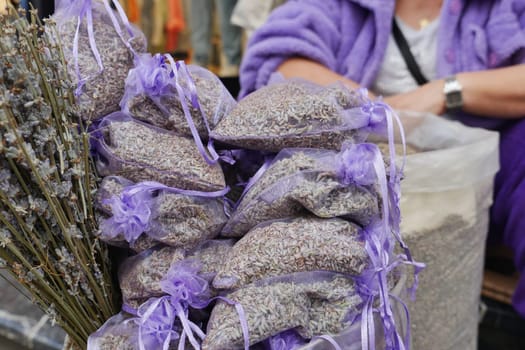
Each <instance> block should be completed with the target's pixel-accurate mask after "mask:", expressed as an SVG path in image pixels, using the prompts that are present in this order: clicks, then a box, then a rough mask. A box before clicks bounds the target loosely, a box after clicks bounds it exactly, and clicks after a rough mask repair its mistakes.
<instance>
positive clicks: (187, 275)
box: [160, 260, 210, 309]
mask: <svg viewBox="0 0 525 350" xmlns="http://www.w3.org/2000/svg"><path fill="white" fill-rule="evenodd" d="M200 269H201V266H200V264H199V263H197V262H196V261H191V260H188V261H183V262H180V263H177V264H175V265H173V266H171V268H170V269H169V271H168V273H167V274H166V275H165V276H164V278H163V279H162V280H161V281H160V286H161V288H162V290H163V291H164V292H165V293H167V294H169V295H170V302H171V303H172V305H175V304H180V305H181V306H182V307H183V308H187V307H188V306H191V307H193V308H196V309H201V308H204V307H206V305H208V303H209V299H210V290H209V286H208V281H206V280H205V279H204V278H202V277H200V276H199V275H198V272H199V271H200Z"/></svg>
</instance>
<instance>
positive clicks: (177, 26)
mask: <svg viewBox="0 0 525 350" xmlns="http://www.w3.org/2000/svg"><path fill="white" fill-rule="evenodd" d="M184 28H186V23H185V21H184V10H183V8H182V3H181V0H168V21H167V23H166V52H173V51H175V50H176V49H177V46H178V39H179V34H180V32H182V31H183V30H184Z"/></svg>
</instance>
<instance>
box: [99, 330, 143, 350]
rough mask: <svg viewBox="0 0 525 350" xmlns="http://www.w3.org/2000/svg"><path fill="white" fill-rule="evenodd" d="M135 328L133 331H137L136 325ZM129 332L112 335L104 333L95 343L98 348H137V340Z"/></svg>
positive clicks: (104, 349) (110, 349)
mask: <svg viewBox="0 0 525 350" xmlns="http://www.w3.org/2000/svg"><path fill="white" fill-rule="evenodd" d="M133 328H135V332H138V327H133ZM134 338H135V337H133V336H132V335H131V334H118V335H114V334H111V333H106V334H104V335H103V336H102V337H101V338H100V339H99V340H98V342H99V343H98V344H97V349H98V350H114V349H119V350H120V349H122V350H137V348H138V347H137V341H136V339H134Z"/></svg>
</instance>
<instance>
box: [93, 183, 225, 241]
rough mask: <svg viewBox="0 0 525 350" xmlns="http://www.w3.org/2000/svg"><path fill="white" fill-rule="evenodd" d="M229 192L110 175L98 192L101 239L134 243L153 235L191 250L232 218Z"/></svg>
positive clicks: (213, 235)
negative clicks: (138, 181)
mask: <svg viewBox="0 0 525 350" xmlns="http://www.w3.org/2000/svg"><path fill="white" fill-rule="evenodd" d="M224 194H225V193H224V191H223V192H218V193H210V192H198V191H185V190H180V189H176V188H171V187H167V186H164V185H162V184H160V183H155V182H151V181H148V182H140V183H137V184H135V183H133V182H131V181H129V180H127V179H125V178H123V177H119V176H107V177H105V178H104V179H103V180H102V183H101V184H100V186H99V189H98V192H97V196H96V205H97V207H98V208H99V210H101V211H103V212H104V213H105V217H104V218H102V219H101V220H100V238H101V239H102V240H104V241H106V242H110V243H113V244H115V243H119V242H120V243H121V244H124V245H125V243H126V242H127V243H129V244H131V245H132V247H133V246H134V245H136V243H137V241H139V242H140V243H142V244H141V245H143V244H144V243H145V242H147V241H148V239H149V241H154V242H156V243H157V244H158V243H163V244H166V245H170V246H173V247H183V248H185V249H191V248H193V247H195V246H196V245H198V244H199V243H201V242H204V241H206V240H209V239H212V238H214V237H216V236H217V235H218V234H219V232H220V230H221V228H222V226H223V225H224V223H225V222H226V220H227V217H226V212H225V210H227V209H226V208H227V207H226V206H225V203H224ZM146 237H147V239H146Z"/></svg>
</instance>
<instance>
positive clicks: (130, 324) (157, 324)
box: [87, 297, 182, 350]
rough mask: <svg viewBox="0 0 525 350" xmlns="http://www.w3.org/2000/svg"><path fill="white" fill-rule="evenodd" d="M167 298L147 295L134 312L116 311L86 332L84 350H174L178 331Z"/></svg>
mask: <svg viewBox="0 0 525 350" xmlns="http://www.w3.org/2000/svg"><path fill="white" fill-rule="evenodd" d="M175 321H176V310H174V308H173V307H172V305H171V303H170V302H169V298H168V297H163V298H151V299H150V300H148V301H146V302H145V303H144V304H142V305H141V306H140V307H139V309H138V310H137V312H136V314H128V313H126V312H120V313H118V314H116V315H115V316H113V317H111V318H110V319H109V320H107V321H106V322H105V323H104V324H103V325H102V327H100V328H99V329H98V330H97V331H96V332H94V333H92V334H90V336H89V338H88V343H87V350H115V349H118V350H145V349H159V350H168V349H174V348H175V347H176V346H177V345H178V343H179V338H180V334H181V328H182V327H181V326H180V324H178V323H176V322H175Z"/></svg>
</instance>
